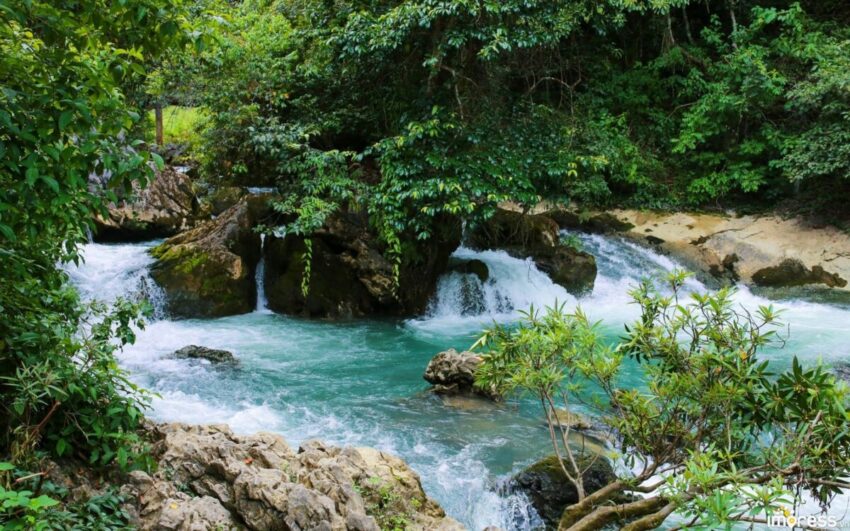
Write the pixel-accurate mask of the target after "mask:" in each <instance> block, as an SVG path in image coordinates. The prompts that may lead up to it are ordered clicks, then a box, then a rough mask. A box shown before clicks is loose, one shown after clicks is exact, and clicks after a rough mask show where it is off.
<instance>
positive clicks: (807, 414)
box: [476, 273, 850, 529]
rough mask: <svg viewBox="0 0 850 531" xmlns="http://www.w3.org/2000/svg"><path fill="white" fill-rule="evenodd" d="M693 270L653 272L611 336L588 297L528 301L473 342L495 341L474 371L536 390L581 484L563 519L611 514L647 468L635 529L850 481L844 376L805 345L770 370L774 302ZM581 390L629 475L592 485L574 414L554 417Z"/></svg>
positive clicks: (753, 507) (706, 522)
mask: <svg viewBox="0 0 850 531" xmlns="http://www.w3.org/2000/svg"><path fill="white" fill-rule="evenodd" d="M685 277H686V275H685V274H683V273H675V274H673V275H671V277H670V278H669V280H668V284H667V286H666V289H665V290H664V291H659V289H657V287H656V286H655V285H653V284H652V283H650V282H644V283H642V284H641V285H640V286H638V287H637V288H636V289H635V290H633V291H632V293H631V295H632V297H633V299H634V301H635V303H636V304H638V305H639V306H640V308H641V310H642V311H641V317H640V319H639V320H638V321H637V322H635V323H634V324H632V325H631V326H629V327H627V328H626V335H625V336H624V337H623V338H621V339H620V340H619V341H618V342H617V343H616V344H614V345H609V344H608V342H606V341H605V340H604V339H603V338H602V335H601V333H600V330H599V328H598V324H594V323H591V322H589V321H588V319H587V317H586V316H585V315H584V314H583V313H582V312H581V311H580V310H579V311H576V312H575V313H572V314H568V313H566V312H564V309H563V307H561V306H557V307H554V308H548V309H547V310H546V311H545V312H544V313H542V314H541V313H539V312H537V311H535V310H533V309H532V310H530V311H529V312H527V313H525V314H523V316H522V319H521V321H520V323H519V325H518V326H516V327H513V328H506V327H503V326H495V327H494V328H492V329H490V330H488V331H486V332H485V334H484V335H483V336H482V338H481V339H480V340H479V341H478V343H477V344H476V346H478V347H481V346H483V347H486V349H487V352H486V353H485V354H484V355H483V356H482V357H483V363H482V365H481V368H480V369H479V371H478V373H477V375H476V378H477V385H481V386H487V387H489V386H496V387H497V388H498V389H499V390H501V391H502V392H504V393H517V392H524V393H531V394H532V395H533V396H535V397H537V398H538V399H539V400H540V401H541V405H542V406H543V408H544V411H545V412H546V415H547V419H549V421H550V422H549V425H550V438H551V441H552V444H553V449H554V450H555V452H556V455H558V457H559V459H560V461H561V465H562V468H563V469H564V472H565V474H567V477H568V478H569V479H570V480H571V481H573V482H574V483H575V484H576V487H577V489H578V490H579V492H580V493H581V494H580V498H581V500H580V502H579V503H577V504H575V505H574V506H572V507H569V508H567V510H566V512H565V516H564V521H562V526H563V525H564V522H567V523H572V524H576V525H577V528H594V527H592V526H590V524H589V522H593V524H594V525H597V526H598V525H601V524H604V523H606V522H608V521H610V520H609V519H610V518H614V517H616V516H617V514H611V513H610V512H607V511H605V510H604V509H603V506H604V505H605V501H606V500H609V499H610V497H611V496H612V495H614V494H616V493H617V492H624V491H625V492H627V491H629V490H631V489H632V488H634V486H635V485H639V484H641V483H642V482H644V481H647V480H649V479H650V478H654V479H652V481H650V484H652V485H653V486H652V487H650V488H648V489H647V490H645V492H648V494H649V496H650V499H652V498H655V499H656V500H657V501H658V504H657V505H653V504H652V502H647V501H646V500H642V501H641V502H633V503H632V504H627V507H624V508H622V509H619V510H618V513H619V514H620V515H628V516H631V517H640V519H639V520H638V521H637V522H635V523H634V524H633V525H634V526H635V527H634V528H635V529H642V528H643V527H640V526H639V525H638V523H640V524H642V525H649V526H650V527H655V526H657V525H660V524H661V523H662V522H663V520H664V519H666V517H667V516H668V515H669V514H670V513H671V512H672V510H675V511H678V512H679V513H680V514H684V515H685V516H686V517H687V518H688V520H689V521H690V520H692V524H691V525H695V526H698V527H702V528H711V529H717V528H723V527H726V526H727V525H728V524H729V523H730V522H734V521H741V520H744V521H746V520H747V519H748V518H751V517H754V516H757V515H764V514H765V513H767V514H770V513H771V512H773V511H778V510H780V509H781V507H782V506H783V504H788V503H790V501H791V500H798V499H799V498H798V497H799V495H800V493H801V491H803V490H805V491H807V492H808V493H809V494H811V495H812V496H814V497H815V498H816V499H818V500H819V501H820V502H821V503H822V504H823V506H824V507H828V506H829V504H830V502H831V500H832V499H833V497H834V496H835V495H836V494H838V493H839V492H840V488H841V487H844V488H847V487H848V485H847V484H845V482H844V480H843V479H842V478H845V477H847V474H848V473H850V458H848V456H850V435H848V432H847V429H846V423H847V421H848V419H850V414H848V412H847V409H846V407H847V404H848V389H847V386H846V385H844V384H843V383H840V382H839V381H837V380H836V379H835V377H834V376H833V375H831V374H830V373H829V372H828V371H827V370H825V369H824V368H823V367H820V366H817V367H811V368H804V367H802V366H801V365H800V364H799V362H798V361H797V360H796V358H794V359H793V361H792V364H791V367H790V368H789V369H788V370H785V371H782V372H780V373H778V374H776V373H773V372H771V370H770V367H769V363H768V361H767V360H763V359H761V358H760V356H759V352H760V350H761V349H762V348H763V347H765V346H766V345H769V344H772V343H775V342H777V341H781V338H780V337H779V336H778V335H777V332H778V330H779V321H778V319H777V315H776V312H775V311H774V310H773V309H772V308H770V307H761V308H759V310H758V311H757V312H755V313H749V312H746V311H742V310H737V309H735V307H734V303H733V300H732V293H733V292H732V290H729V289H723V290H720V291H719V292H717V293H708V294H699V293H694V294H691V295H690V296H689V297H688V296H686V295H685V294H684V293H682V285H683V282H684V280H685ZM635 371H640V374H642V375H643V379H642V381H643V383H642V384H639V385H638V386H632V385H629V384H628V383H627V382H628V380H627V379H626V377H625V375H626V374H628V373H634V372H635ZM632 381H634V380H632ZM574 404H583V405H584V406H585V407H587V408H591V409H593V410H595V411H597V413H598V414H599V420H600V421H601V422H602V423H604V424H605V425H606V426H607V427H608V428H609V429H610V431H611V433H613V434H616V435H617V439H616V443H617V447H618V448H619V449H620V450H621V451H622V457H623V459H624V461H625V462H626V464H627V465H629V467H630V468H631V469H632V470H635V476H634V477H631V478H629V477H626V478H622V479H621V480H618V481H617V482H616V483H614V484H612V487H611V488H610V489H607V490H606V489H602V490H599V491H597V492H595V493H591V492H583V487H582V483H583V482H582V479H581V477H582V476H581V472H582V470H581V469H580V468H579V465H578V464H577V463H579V462H580V461H579V459H578V455H577V454H578V453H579V452H580V450H579V449H577V448H576V446H575V444H574V443H572V442H571V440H570V439H569V428H564V427H562V426H560V424H559V423H557V422H555V418H556V417H555V414H556V408H557V407H563V408H565V409H567V410H569V409H570V407H571V406H573V405H574ZM659 474H660V475H661V476H662V479H661V481H658V476H657V475H659ZM668 505H669V507H668V509H672V510H666V511H665V510H662V509H661V508H662V507H664V506H668ZM628 511H634V512H628ZM600 519H601V520H600ZM583 526H585V527H583ZM586 526H590V527H586ZM630 529H631V528H630Z"/></svg>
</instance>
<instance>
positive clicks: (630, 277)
mask: <svg viewBox="0 0 850 531" xmlns="http://www.w3.org/2000/svg"><path fill="white" fill-rule="evenodd" d="M581 238H582V241H583V245H584V246H585V248H586V249H587V250H588V251H589V252H592V253H593V254H594V255H596V256H597V260H598V263H599V269H600V272H599V277H598V279H597V283H596V286H595V288H594V291H593V293H591V294H590V295H588V296H586V297H583V298H582V299H579V300H576V299H575V298H574V297H572V296H570V295H568V294H567V293H566V292H565V291H564V290H563V289H562V288H560V287H559V286H556V285H554V284H552V283H551V281H549V279H548V278H547V277H546V276H545V275H543V274H542V273H540V272H539V271H537V269H536V268H535V267H534V266H533V265H532V264H531V263H530V262H529V261H526V260H518V259H515V258H511V257H509V256H507V255H506V254H505V253H503V252H499V251H485V252H474V251H470V250H468V249H464V248H461V249H459V250H458V251H457V252H456V255H457V256H459V257H462V258H472V257H474V258H478V259H481V260H483V261H485V262H486V263H487V264H488V266H489V268H490V273H491V277H490V280H488V282H486V283H483V284H482V283H481V282H480V281H479V280H478V279H477V278H476V277H474V276H472V275H463V274H459V273H451V274H449V275H446V276H445V277H444V278H443V279H442V280H441V283H440V286H439V289H438V293H437V295H436V297H435V299H434V300H433V301H432V304H431V306H430V308H429V310H428V312H427V313H426V315H423V316H421V317H419V318H416V319H411V320H361V321H344V322H326V321H306V320H302V319H296V318H291V317H285V316H280V315H275V314H273V313H271V312H268V311H266V310H265V309H264V308H262V307H260V308H258V310H257V311H256V312H254V313H251V314H246V315H240V316H234V317H227V318H222V319H213V320H184V321H171V320H168V319H160V320H158V321H155V322H153V323H151V324H149V326H148V327H147V329H146V330H144V331H142V332H141V333H140V334H139V338H138V341H137V343H136V345H133V346H132V347H130V348H128V349H126V350H125V351H124V352H123V353H122V354H121V355H120V360H121V363H122V365H123V366H124V367H125V368H127V369H128V370H129V371H130V373H131V374H132V377H133V379H134V380H135V381H137V382H138V383H140V384H141V385H142V386H144V387H146V388H148V389H151V390H153V391H155V392H156V393H158V394H159V396H158V397H157V398H155V399H154V401H153V411H152V412H151V416H153V417H155V418H158V419H162V420H179V421H185V422H192V423H211V422H225V423H228V424H230V425H231V426H232V427H233V429H235V430H236V431H239V432H254V431H258V430H265V431H274V432H279V433H282V434H283V435H284V436H285V437H287V439H288V440H289V441H290V443H291V444H293V445H296V444H298V443H299V442H301V441H304V440H306V439H310V438H321V439H323V440H326V441H329V442H332V443H337V444H350V445H366V446H373V447H377V448H381V449H383V450H387V451H390V452H393V453H395V454H397V455H400V456H401V457H402V458H404V459H405V460H406V461H407V462H408V463H409V464H410V465H411V466H412V467H413V468H414V469H415V470H417V471H418V472H419V473H420V475H421V477H422V481H423V485H424V487H425V489H426V491H427V492H428V494H429V495H430V496H432V497H434V498H435V499H437V501H439V502H440V503H441V504H442V506H443V507H444V508H445V509H446V511H447V512H448V513H449V514H450V515H451V516H453V517H454V518H456V519H458V520H460V521H461V522H463V523H464V524H465V525H467V526H468V527H470V528H471V529H476V530H478V529H482V528H484V527H485V526H487V525H496V526H501V527H503V528H505V529H529V528H533V527H535V525H537V523H538V520H537V519H536V516H535V515H534V514H533V511H531V510H529V508H528V505H527V503H526V501H525V500H524V499H522V498H520V497H517V496H507V495H500V494H499V493H498V492H499V491H498V486H499V484H500V483H501V482H503V481H504V480H505V479H506V478H507V477H509V476H510V474H511V473H512V472H515V471H517V470H519V469H521V468H522V467H523V466H525V465H527V464H529V463H531V462H532V461H534V460H535V459H537V458H539V457H542V456H543V455H545V454H546V453H547V449H548V447H547V444H548V443H547V436H546V432H545V430H544V427H543V423H542V421H541V419H540V416H539V413H538V412H537V410H536V408H535V406H534V404H530V403H527V402H516V403H512V404H508V405H505V406H501V407H496V406H492V405H489V404H487V403H483V402H477V401H469V400H467V401H457V402H451V403H447V402H443V401H442V400H441V399H439V398H437V397H435V396H432V395H430V394H429V393H427V388H428V386H427V384H426V382H425V381H424V380H423V379H422V373H423V372H424V369H425V366H426V365H427V363H428V360H430V358H431V357H432V356H433V355H434V354H436V353H437V352H439V351H441V350H445V349H446V348H449V347H455V348H458V349H463V348H466V347H468V346H469V345H470V344H472V342H474V340H475V337H476V334H477V333H478V332H479V331H480V330H481V328H482V327H483V326H486V325H487V324H488V323H491V322H492V321H493V320H498V321H503V322H509V321H510V320H512V319H514V318H515V315H516V313H515V311H516V310H517V309H520V308H526V307H528V306H529V305H530V304H534V305H536V306H540V305H543V304H551V303H552V302H554V301H555V300H559V301H565V302H567V304H568V305H571V306H573V305H576V304H581V305H582V307H583V308H584V309H585V310H586V311H587V312H588V313H589V314H590V315H591V317H593V318H595V319H601V320H603V321H604V324H605V329H606V332H607V333H608V334H609V335H610V336H611V337H612V338H613V337H616V335H617V334H618V333H619V332H620V331H621V330H622V325H623V323H625V322H628V321H630V320H631V319H633V318H635V317H636V313H637V310H636V308H635V307H634V306H633V305H630V304H629V301H628V296H627V295H626V290H627V289H628V288H629V287H630V286H632V285H633V284H634V283H635V282H636V281H637V280H638V279H639V278H640V277H642V276H646V275H657V274H663V273H664V272H666V271H669V270H671V269H673V268H674V267H675V266H676V264H675V263H674V262H672V261H671V260H670V259H669V258H667V257H664V256H660V255H658V254H655V253H653V252H652V251H649V250H647V249H644V248H642V247H639V246H637V245H635V244H632V243H629V242H625V241H621V240H619V239H615V238H609V237H603V236H588V235H582V236H581ZM150 245H151V244H150V243H148V244H126V245H98V244H91V245H89V246H87V248H86V251H85V254H86V258H87V260H86V263H85V264H84V265H83V266H81V267H79V268H71V269H70V270H69V272H70V274H71V276H72V279H73V280H74V282H75V283H76V284H77V285H78V286H79V287H80V289H81V291H82V293H83V294H84V296H87V297H98V298H101V299H107V300H108V299H111V298H114V297H115V296H118V295H122V294H123V295H127V294H131V293H134V292H138V291H140V290H141V291H144V292H145V293H146V294H147V295H148V296H150V297H152V298H153V299H154V300H157V298H158V294H157V290H156V287H155V286H154V285H153V284H152V283H151V281H150V279H149V278H148V277H147V267H148V265H149V264H150V261H151V259H150V257H149V256H148V255H147V254H146V249H147V248H148V247H149V246H150ZM688 288H689V289H692V290H704V289H707V288H706V287H705V286H704V285H703V284H701V283H700V282H699V281H697V280H691V281H690V282H689V284H688ZM737 298H738V300H739V302H740V303H741V304H742V305H744V306H746V307H749V308H754V307H755V306H757V305H758V304H763V303H767V302H769V301H767V300H765V299H763V298H762V297H759V296H757V295H754V294H752V293H751V292H750V291H748V290H746V289H743V288H742V289H741V291H740V292H739V293H738V295H737ZM775 304H776V305H777V306H779V307H780V308H782V309H783V310H784V312H785V318H786V320H788V321H789V322H791V323H793V325H792V328H791V337H790V341H789V343H788V345H787V346H786V347H785V349H783V350H774V351H771V352H769V353H768V356H769V357H771V358H773V359H775V360H776V361H777V362H778V363H780V364H785V363H787V360H788V359H789V358H790V356H791V355H792V354H798V355H800V356H801V357H803V358H806V359H809V360H815V359H818V358H822V359H823V360H824V361H825V362H827V363H830V362H833V361H836V360H838V359H840V358H842V357H843V358H844V359H848V354H850V344H848V341H847V340H848V333H847V326H848V323H850V309H848V308H847V307H844V306H841V305H836V304H819V303H816V302H806V301H802V300H781V301H775ZM260 306H261V305H260ZM188 344H198V345H205V346H209V347H214V348H224V349H227V350H230V351H232V352H233V353H234V354H235V355H236V356H237V357H238V358H239V360H240V364H239V367H238V368H235V369H233V368H216V367H213V366H211V365H209V364H207V363H205V362H199V361H190V360H174V359H170V358H169V354H171V353H172V352H174V351H175V350H177V349H179V348H181V347H183V346H185V345H188ZM629 378H632V379H633V381H632V383H634V384H635V385H639V384H640V375H639V374H637V373H636V374H631V375H629Z"/></svg>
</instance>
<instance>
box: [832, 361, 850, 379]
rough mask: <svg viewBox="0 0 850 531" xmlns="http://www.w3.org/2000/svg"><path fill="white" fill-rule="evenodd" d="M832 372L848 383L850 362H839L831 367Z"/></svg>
mask: <svg viewBox="0 0 850 531" xmlns="http://www.w3.org/2000/svg"><path fill="white" fill-rule="evenodd" d="M832 372H833V373H834V374H835V376H836V377H837V378H838V379H839V380H844V381H845V382H848V383H850V364H846V363H840V364H837V365H835V366H834V367H833V368H832Z"/></svg>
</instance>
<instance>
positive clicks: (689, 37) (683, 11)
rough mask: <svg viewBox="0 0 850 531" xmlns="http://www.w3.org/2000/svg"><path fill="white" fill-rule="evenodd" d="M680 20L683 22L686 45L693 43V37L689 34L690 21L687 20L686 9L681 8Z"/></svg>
mask: <svg viewBox="0 0 850 531" xmlns="http://www.w3.org/2000/svg"><path fill="white" fill-rule="evenodd" d="M682 19H683V20H684V21H685V35H686V36H687V37H688V44H693V43H694V36H693V34H692V33H691V21H690V20H688V8H686V7H684V6H683V7H682Z"/></svg>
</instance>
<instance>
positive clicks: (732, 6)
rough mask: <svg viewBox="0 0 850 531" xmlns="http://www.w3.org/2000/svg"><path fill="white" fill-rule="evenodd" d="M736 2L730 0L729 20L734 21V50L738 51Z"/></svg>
mask: <svg viewBox="0 0 850 531" xmlns="http://www.w3.org/2000/svg"><path fill="white" fill-rule="evenodd" d="M735 4H736V2H735V0H729V18H730V19H732V48H734V49H736V50H737V49H738V40H737V38H736V34H737V33H738V19H737V18H735Z"/></svg>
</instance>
